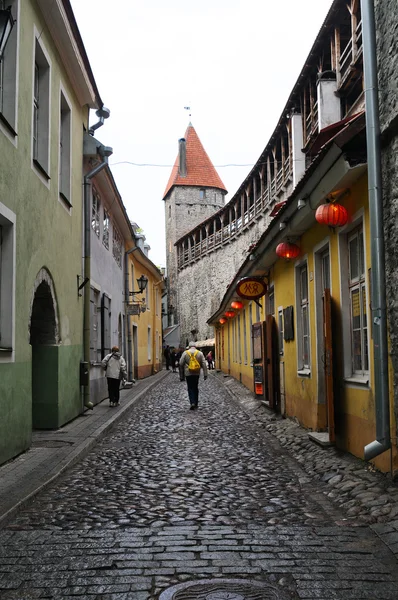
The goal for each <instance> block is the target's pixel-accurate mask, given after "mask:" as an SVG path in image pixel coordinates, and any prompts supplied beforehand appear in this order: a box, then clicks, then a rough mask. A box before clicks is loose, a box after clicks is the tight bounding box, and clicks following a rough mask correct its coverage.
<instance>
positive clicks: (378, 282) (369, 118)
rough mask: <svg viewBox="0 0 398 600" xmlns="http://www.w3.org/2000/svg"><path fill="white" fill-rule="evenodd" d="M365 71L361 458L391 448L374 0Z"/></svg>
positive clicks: (365, 29) (369, 5) (367, 9)
mask: <svg viewBox="0 0 398 600" xmlns="http://www.w3.org/2000/svg"><path fill="white" fill-rule="evenodd" d="M361 14H362V35H363V62H364V75H365V116H366V145H367V152H368V186H369V218H370V242H371V261H372V298H371V300H372V325H373V340H374V344H373V348H374V351H373V353H374V360H373V372H374V378H375V405H376V440H375V441H373V442H371V443H370V444H367V445H366V446H365V460H370V459H372V458H375V456H378V455H379V454H382V453H383V452H385V451H386V450H388V449H389V448H391V437H390V403H389V386H388V337H387V309H386V281H385V249H384V231H383V198H382V178H381V156H380V122H379V101H378V85H377V57H376V26H375V15H374V0H361Z"/></svg>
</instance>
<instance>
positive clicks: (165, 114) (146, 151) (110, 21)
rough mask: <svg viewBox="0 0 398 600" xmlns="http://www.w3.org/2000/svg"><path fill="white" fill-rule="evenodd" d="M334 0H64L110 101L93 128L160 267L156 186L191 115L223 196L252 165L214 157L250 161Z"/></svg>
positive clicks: (160, 206) (159, 192)
mask: <svg viewBox="0 0 398 600" xmlns="http://www.w3.org/2000/svg"><path fill="white" fill-rule="evenodd" d="M331 2H332V0H300V1H298V0H279V1H276V2H274V1H273V0H141V1H138V0H118V1H114V2H109V0H71V3H72V7H73V10H74V12H75V16H76V20H77V23H78V26H79V29H80V32H81V35H82V38H83V42H84V45H85V47H86V51H87V54H88V57H89V60H90V63H91V68H92V70H93V73H94V77H95V79H96V82H97V86H98V89H99V93H100V95H101V98H102V100H103V102H104V104H105V106H107V107H108V108H109V109H110V111H111V116H110V118H109V119H108V120H107V121H105V125H104V126H103V127H102V128H101V129H99V130H97V132H96V137H97V138H98V139H99V140H100V141H101V142H102V143H104V144H105V145H107V146H112V147H113V155H112V156H111V158H110V161H109V162H110V165H111V168H112V172H113V175H114V177H115V180H116V184H117V186H118V189H119V191H120V193H121V195H122V198H123V201H124V204H125V206H126V208H127V212H128V214H129V217H130V219H131V220H133V221H136V222H137V223H138V224H139V226H140V227H141V228H142V229H143V230H144V233H145V235H146V238H147V242H148V243H149V245H150V246H151V251H150V253H149V258H150V259H151V260H152V261H153V262H154V263H155V264H156V265H158V266H165V242H164V239H165V235H164V203H163V201H162V198H163V192H164V190H165V187H166V183H167V180H168V178H169V175H170V172H171V167H172V165H173V164H174V161H175V158H176V156H177V149H178V148H177V142H178V139H179V138H181V137H183V136H184V134H185V130H186V128H187V125H188V123H189V121H191V122H192V124H193V126H194V127H195V129H196V132H197V134H198V136H199V138H200V140H201V142H202V144H203V146H204V148H205V150H206V152H207V153H208V155H209V157H210V159H211V161H212V162H213V164H214V165H215V166H216V167H217V171H218V173H219V175H220V177H221V179H222V181H223V183H224V185H225V186H226V188H227V190H228V192H229V193H228V196H227V201H228V200H230V199H231V197H232V196H233V194H234V193H235V192H236V190H237V188H238V187H239V185H240V183H241V182H242V181H243V179H244V178H245V177H246V175H247V173H248V172H249V170H250V168H251V167H250V166H242V167H223V166H221V165H229V164H234V165H236V164H238V165H253V164H254V163H255V162H256V160H257V158H258V157H259V155H260V153H261V151H262V150H263V148H264V147H265V146H266V144H267V142H268V139H269V137H270V135H271V133H272V131H273V130H274V128H275V126H276V124H277V121H278V119H279V116H280V114H281V112H282V110H283V107H284V105H285V103H286V101H287V98H288V96H289V93H290V91H291V89H292V87H293V85H294V83H295V81H296V79H297V77H298V75H299V73H300V71H301V69H302V67H303V65H304V62H305V59H306V57H307V55H308V53H309V50H310V48H311V46H312V44H313V42H314V40H315V37H316V35H317V33H318V31H319V29H320V27H321V25H322V22H323V20H324V18H325V16H326V14H327V11H328V9H329V7H330V5H331ZM185 106H190V107H191V110H190V111H187V110H185V109H184V107H185ZM189 114H191V117H190V116H189ZM96 120H97V119H96V117H95V115H93V116H92V120H91V122H92V123H94V122H95V121H96ZM117 163H119V164H117ZM128 163H136V164H140V165H142V164H150V165H165V166H135V165H133V164H128Z"/></svg>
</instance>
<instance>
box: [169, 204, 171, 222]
mask: <svg viewBox="0 0 398 600" xmlns="http://www.w3.org/2000/svg"><path fill="white" fill-rule="evenodd" d="M169 219H171V206H169Z"/></svg>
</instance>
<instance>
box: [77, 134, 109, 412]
mask: <svg viewBox="0 0 398 600" xmlns="http://www.w3.org/2000/svg"><path fill="white" fill-rule="evenodd" d="M112 152H113V150H112V148H110V147H109V146H100V147H99V148H98V153H99V155H100V156H101V157H102V159H103V162H102V163H100V164H99V165H97V166H96V167H94V169H92V170H91V171H90V172H89V173H87V175H85V176H84V183H83V186H84V192H83V194H84V196H83V197H84V277H85V278H86V279H87V284H86V286H85V290H84V318H83V322H84V325H83V354H84V362H85V363H87V368H88V383H87V385H85V386H84V406H85V407H86V408H91V409H92V408H93V403H92V402H91V401H90V280H91V202H90V189H91V179H92V178H93V177H94V176H95V175H97V173H99V172H100V171H102V169H103V168H104V167H106V166H107V164H108V157H109V156H111V154H112Z"/></svg>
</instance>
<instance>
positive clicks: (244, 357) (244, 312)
mask: <svg viewBox="0 0 398 600" xmlns="http://www.w3.org/2000/svg"><path fill="white" fill-rule="evenodd" d="M242 314H243V360H244V362H245V365H247V331H246V309H244V311H243V313H242Z"/></svg>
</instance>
